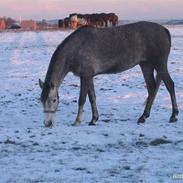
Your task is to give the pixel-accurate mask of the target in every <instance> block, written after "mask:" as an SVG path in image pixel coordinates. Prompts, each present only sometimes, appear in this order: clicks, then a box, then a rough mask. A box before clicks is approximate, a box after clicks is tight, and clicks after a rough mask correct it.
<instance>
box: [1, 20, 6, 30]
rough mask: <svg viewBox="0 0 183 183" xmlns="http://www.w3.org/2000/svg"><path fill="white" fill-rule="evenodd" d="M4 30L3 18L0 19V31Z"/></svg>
mask: <svg viewBox="0 0 183 183" xmlns="http://www.w3.org/2000/svg"><path fill="white" fill-rule="evenodd" d="M5 28H6V23H5V20H4V18H0V30H4V29H5Z"/></svg>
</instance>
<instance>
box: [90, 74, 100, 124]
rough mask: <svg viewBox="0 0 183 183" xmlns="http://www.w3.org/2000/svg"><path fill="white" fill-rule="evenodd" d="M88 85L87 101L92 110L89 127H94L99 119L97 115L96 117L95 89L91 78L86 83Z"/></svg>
mask: <svg viewBox="0 0 183 183" xmlns="http://www.w3.org/2000/svg"><path fill="white" fill-rule="evenodd" d="M88 83H89V89H88V96H89V100H90V103H91V108H92V120H91V122H90V123H89V125H95V124H96V122H97V120H98V118H99V115H98V110H97V105H96V95H95V89H94V84H93V78H91V79H90V80H89V81H88Z"/></svg>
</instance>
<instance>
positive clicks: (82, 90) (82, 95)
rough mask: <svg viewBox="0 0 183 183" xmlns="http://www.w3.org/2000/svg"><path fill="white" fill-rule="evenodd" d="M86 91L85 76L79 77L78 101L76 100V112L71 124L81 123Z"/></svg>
mask: <svg viewBox="0 0 183 183" xmlns="http://www.w3.org/2000/svg"><path fill="white" fill-rule="evenodd" d="M87 93H88V84H87V78H85V77H80V96H79V101H78V114H77V117H76V120H75V122H74V123H73V126H78V125H80V123H81V120H82V114H83V107H84V104H85V102H86V96H87Z"/></svg>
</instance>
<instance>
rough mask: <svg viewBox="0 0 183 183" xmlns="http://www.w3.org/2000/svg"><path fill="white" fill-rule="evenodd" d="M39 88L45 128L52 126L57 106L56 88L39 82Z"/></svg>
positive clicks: (51, 84)
mask: <svg viewBox="0 0 183 183" xmlns="http://www.w3.org/2000/svg"><path fill="white" fill-rule="evenodd" d="M39 86H40V88H41V89H42V93H41V102H42V104H43V108H44V113H45V121H44V124H45V127H51V126H52V125H53V122H54V121H53V120H54V115H55V112H56V111H57V107H58V104H59V95H58V88H57V87H56V86H54V84H53V83H52V82H50V83H43V82H42V81H41V80H39Z"/></svg>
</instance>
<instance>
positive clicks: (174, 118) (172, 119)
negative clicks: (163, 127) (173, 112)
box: [169, 116, 178, 123]
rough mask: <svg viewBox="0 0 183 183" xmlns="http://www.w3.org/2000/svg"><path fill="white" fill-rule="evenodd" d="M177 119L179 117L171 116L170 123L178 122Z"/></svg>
mask: <svg viewBox="0 0 183 183" xmlns="http://www.w3.org/2000/svg"><path fill="white" fill-rule="evenodd" d="M177 120H178V119H177V118H176V117H175V116H171V118H170V120H169V123H175V122H177Z"/></svg>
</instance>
